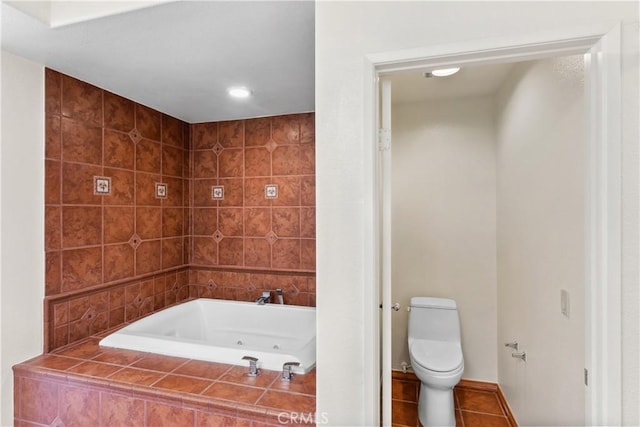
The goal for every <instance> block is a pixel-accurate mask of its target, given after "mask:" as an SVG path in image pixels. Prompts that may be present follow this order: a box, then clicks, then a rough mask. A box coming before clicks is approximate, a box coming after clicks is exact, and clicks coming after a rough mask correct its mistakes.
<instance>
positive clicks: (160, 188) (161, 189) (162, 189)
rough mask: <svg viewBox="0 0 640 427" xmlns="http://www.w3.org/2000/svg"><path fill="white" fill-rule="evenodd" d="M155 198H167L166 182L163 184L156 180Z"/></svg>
mask: <svg viewBox="0 0 640 427" xmlns="http://www.w3.org/2000/svg"><path fill="white" fill-rule="evenodd" d="M156 198H157V199H166V198H167V184H164V183H162V182H156Z"/></svg>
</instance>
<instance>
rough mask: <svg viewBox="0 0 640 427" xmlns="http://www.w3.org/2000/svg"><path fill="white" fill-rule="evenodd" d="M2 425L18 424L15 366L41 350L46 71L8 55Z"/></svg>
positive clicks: (1, 229)
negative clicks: (14, 417)
mask: <svg viewBox="0 0 640 427" xmlns="http://www.w3.org/2000/svg"><path fill="white" fill-rule="evenodd" d="M0 77H1V79H2V92H1V94H2V119H1V120H2V121H1V125H0V127H1V129H2V134H1V136H2V139H1V140H0V207H1V211H0V248H1V255H2V256H1V258H0V378H1V379H2V386H1V388H0V401H1V403H2V405H1V406H0V425H3V426H8V425H12V424H13V372H12V371H11V367H12V366H13V365H15V364H16V363H19V362H22V361H24V360H26V359H28V358H30V357H33V356H35V355H38V354H40V353H42V336H43V316H42V301H43V298H44V205H43V204H44V160H43V159H44V68H43V66H42V65H40V64H36V63H33V62H30V61H27V60H25V59H23V58H20V57H18V56H15V55H13V54H10V53H7V52H5V51H2V74H1V75H0Z"/></svg>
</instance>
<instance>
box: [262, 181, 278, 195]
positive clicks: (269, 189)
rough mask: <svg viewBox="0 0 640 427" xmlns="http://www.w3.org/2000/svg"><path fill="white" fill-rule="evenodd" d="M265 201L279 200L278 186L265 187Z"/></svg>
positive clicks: (268, 185)
mask: <svg viewBox="0 0 640 427" xmlns="http://www.w3.org/2000/svg"><path fill="white" fill-rule="evenodd" d="M264 197H265V199H277V198H278V184H267V185H265V186H264Z"/></svg>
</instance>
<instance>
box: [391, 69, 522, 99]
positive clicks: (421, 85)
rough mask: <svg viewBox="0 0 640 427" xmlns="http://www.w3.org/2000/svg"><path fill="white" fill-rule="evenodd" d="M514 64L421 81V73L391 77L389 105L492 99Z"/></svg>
mask: <svg viewBox="0 0 640 427" xmlns="http://www.w3.org/2000/svg"><path fill="white" fill-rule="evenodd" d="M513 65H514V64H513V63H504V64H491V65H478V66H473V67H468V68H463V69H461V70H460V71H459V72H457V73H456V74H454V75H452V76H449V77H431V78H425V77H424V70H423V71H415V70H414V71H406V72H399V73H394V74H392V75H390V76H389V77H388V78H389V79H390V80H391V98H392V99H391V101H392V103H394V104H398V103H408V102H419V101H427V100H438V99H445V98H460V97H467V96H483V95H493V94H494V93H496V91H497V90H498V89H499V88H500V86H501V85H502V83H503V82H504V80H505V78H506V77H507V75H508V74H509V72H510V71H511V69H512V68H513Z"/></svg>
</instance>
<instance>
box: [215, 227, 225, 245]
mask: <svg viewBox="0 0 640 427" xmlns="http://www.w3.org/2000/svg"><path fill="white" fill-rule="evenodd" d="M222 239H224V234H222V232H221V231H220V230H216V232H215V233H213V240H215V241H216V243H220V240H222Z"/></svg>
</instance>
